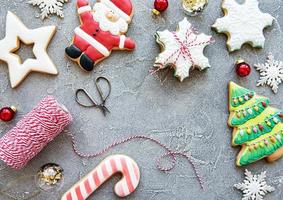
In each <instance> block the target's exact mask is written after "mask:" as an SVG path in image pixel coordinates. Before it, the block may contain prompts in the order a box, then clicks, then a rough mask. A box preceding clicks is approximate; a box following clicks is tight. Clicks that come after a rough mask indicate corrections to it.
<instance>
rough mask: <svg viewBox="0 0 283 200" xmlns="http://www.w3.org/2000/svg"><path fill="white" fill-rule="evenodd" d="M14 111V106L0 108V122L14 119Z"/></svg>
mask: <svg viewBox="0 0 283 200" xmlns="http://www.w3.org/2000/svg"><path fill="white" fill-rule="evenodd" d="M16 111H17V109H16V107H14V106H11V107H4V108H1V110H0V120H2V121H4V122H8V121H11V120H12V119H13V118H14V116H15V114H16Z"/></svg>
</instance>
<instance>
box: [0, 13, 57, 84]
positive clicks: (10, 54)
mask: <svg viewBox="0 0 283 200" xmlns="http://www.w3.org/2000/svg"><path fill="white" fill-rule="evenodd" d="M55 31H56V27H55V26H46V27H41V28H37V29H28V28H27V27H26V26H25V25H24V24H23V23H22V22H21V21H20V20H19V18H18V17H17V16H16V15H15V14H13V13H12V12H8V14H7V19H6V36H5V38H4V39H3V40H0V60H3V61H4V62H6V63H7V64H8V68H9V76H10V82H11V86H12V88H15V87H17V86H18V85H19V84H20V83H21V82H22V81H23V80H24V79H25V77H26V76H27V75H28V74H29V73H30V72H31V71H35V72H42V73H47V74H58V71H57V68H56V67H55V65H54V64H53V62H52V61H51V59H50V57H49V56H48V54H47V52H46V49H47V47H48V44H49V42H50V40H51V39H52V37H53V35H54V34H55ZM20 41H22V42H23V43H25V44H27V45H29V44H33V45H34V46H33V54H34V56H35V58H34V59H31V58H29V59H27V60H26V61H25V62H24V63H22V61H21V58H20V57H19V56H18V55H17V54H15V53H14V52H15V51H17V50H18V49H19V48H20Z"/></svg>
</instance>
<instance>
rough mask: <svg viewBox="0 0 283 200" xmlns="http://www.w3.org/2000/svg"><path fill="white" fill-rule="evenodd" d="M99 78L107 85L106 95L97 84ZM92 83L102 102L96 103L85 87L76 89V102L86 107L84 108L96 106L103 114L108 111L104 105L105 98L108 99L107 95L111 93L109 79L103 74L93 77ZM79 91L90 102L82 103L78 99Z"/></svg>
mask: <svg viewBox="0 0 283 200" xmlns="http://www.w3.org/2000/svg"><path fill="white" fill-rule="evenodd" d="M100 80H104V81H105V82H106V83H107V85H108V93H107V95H106V96H104V95H103V92H102V90H101V87H100V86H99V84H98V83H99V81H100ZM94 83H95V86H96V89H97V91H98V93H99V96H100V99H101V101H102V103H101V104H98V103H97V102H96V101H95V100H94V99H93V98H92V97H91V95H90V94H89V93H88V92H87V91H86V90H85V89H78V90H77V91H76V102H77V103H78V104H79V105H81V106H83V107H86V108H90V107H97V108H99V109H101V111H102V112H103V114H104V115H106V114H107V113H110V111H109V110H108V108H107V107H106V106H105V103H106V100H107V99H108V97H109V96H110V93H111V83H110V81H109V80H108V79H107V78H105V77H103V76H100V77H97V78H96V79H95V81H94ZM80 93H83V94H84V95H85V96H86V97H87V98H88V99H89V100H90V102H91V103H92V104H88V105H87V104H84V103H82V102H81V101H80V99H79V94H80Z"/></svg>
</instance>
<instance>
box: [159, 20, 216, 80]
mask: <svg viewBox="0 0 283 200" xmlns="http://www.w3.org/2000/svg"><path fill="white" fill-rule="evenodd" d="M156 42H157V43H158V44H159V45H160V46H161V50H162V52H161V53H160V54H159V55H158V57H156V60H155V63H154V67H155V68H157V70H159V69H164V68H166V67H169V66H171V67H172V68H174V70H175V77H177V78H178V79H179V80H180V81H183V80H184V79H185V78H186V77H189V71H190V69H191V68H193V67H196V68H198V69H199V70H203V69H206V68H209V67H210V65H209V61H208V59H207V58H206V57H205V56H204V55H203V50H204V48H205V47H206V46H207V45H209V44H210V43H212V42H213V39H212V37H211V36H208V35H205V34H203V33H202V34H198V33H197V32H196V31H195V29H194V28H193V27H192V25H191V23H190V22H189V21H188V20H187V18H184V20H183V21H181V22H179V26H178V28H177V31H176V32H170V31H168V30H165V31H162V32H160V31H157V33H156Z"/></svg>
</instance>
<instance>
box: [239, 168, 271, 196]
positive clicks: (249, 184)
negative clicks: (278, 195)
mask: <svg viewBox="0 0 283 200" xmlns="http://www.w3.org/2000/svg"><path fill="white" fill-rule="evenodd" d="M245 175H246V177H245V179H246V180H244V182H243V183H238V184H235V185H234V187H235V188H237V189H238V190H242V191H243V194H244V195H243V198H242V200H263V197H264V195H266V194H267V193H269V192H273V191H274V190H275V189H274V188H273V187H271V186H269V185H267V183H266V180H265V178H266V172H262V173H260V174H259V175H253V174H252V173H251V172H250V171H248V170H247V169H246V171H245Z"/></svg>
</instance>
